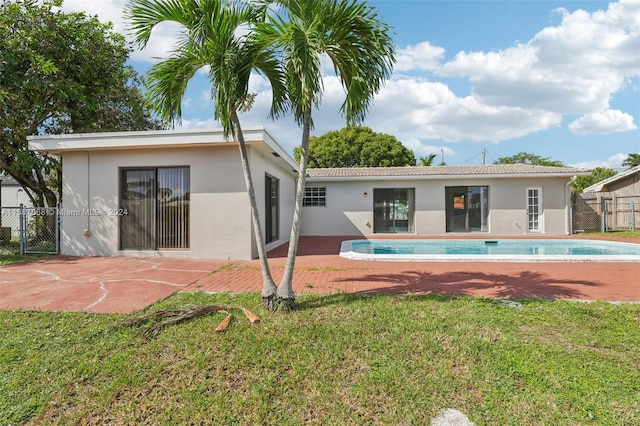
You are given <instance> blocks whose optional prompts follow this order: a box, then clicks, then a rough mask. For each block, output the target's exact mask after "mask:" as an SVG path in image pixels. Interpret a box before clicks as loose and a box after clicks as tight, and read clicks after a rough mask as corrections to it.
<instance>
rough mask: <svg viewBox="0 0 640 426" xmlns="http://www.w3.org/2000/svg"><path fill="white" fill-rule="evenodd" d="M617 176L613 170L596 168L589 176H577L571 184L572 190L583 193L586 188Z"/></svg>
mask: <svg viewBox="0 0 640 426" xmlns="http://www.w3.org/2000/svg"><path fill="white" fill-rule="evenodd" d="M616 174H617V172H616V171H615V170H613V169H608V168H605V167H596V168H595V169H593V170H592V171H591V174H590V175H589V176H576V178H575V179H574V180H573V182H571V190H572V191H573V192H578V193H581V192H582V191H583V190H584V189H585V188H587V187H589V186H591V185H594V184H596V183H598V182H601V181H603V180H605V179H608V178H610V177H612V176H615V175H616Z"/></svg>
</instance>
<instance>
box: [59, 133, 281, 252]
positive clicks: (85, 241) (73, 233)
mask: <svg viewBox="0 0 640 426" xmlns="http://www.w3.org/2000/svg"><path fill="white" fill-rule="evenodd" d="M249 158H250V164H251V167H252V173H253V178H254V184H255V187H256V196H257V198H258V208H259V209H260V216H261V220H262V221H263V227H264V175H265V173H266V172H268V173H270V174H271V175H274V176H276V177H278V178H280V179H281V182H282V184H281V187H282V188H283V189H285V190H287V191H289V192H290V188H291V187H293V183H292V181H293V178H292V177H291V176H290V174H287V171H285V170H283V169H282V168H280V167H278V166H276V165H274V164H273V163H272V162H269V161H268V159H265V158H264V157H260V154H258V153H257V151H256V152H255V155H254V152H253V151H252V150H251V149H249ZM163 166H164V167H167V166H189V170H190V206H189V210H190V213H189V214H190V235H189V237H190V243H189V249H162V250H159V251H149V250H119V247H120V241H119V217H118V214H117V209H118V207H119V204H118V203H119V196H120V195H119V188H120V170H121V169H122V168H135V167H163ZM282 192H283V193H284V192H285V191H282ZM283 198H284V197H283ZM284 202H289V199H288V198H287V199H286V201H285V200H281V205H282V206H281V211H283V212H285V211H289V210H292V208H286V207H288V206H285V205H284V204H282V203H284ZM87 212H99V213H100V214H98V215H95V214H94V215H92V214H89V213H87ZM61 215H62V226H61V233H62V235H61V237H62V238H61V253H62V254H70V255H100V256H107V255H123V256H127V255H149V256H156V255H161V256H185V257H194V258H232V259H250V258H252V257H255V256H257V250H256V247H255V243H254V238H253V227H252V222H251V211H250V205H249V200H248V195H247V191H246V187H245V181H244V175H243V173H242V169H241V167H240V157H239V153H238V148H237V146H235V145H224V146H215V147H184V148H178V149H176V148H162V149H154V150H149V149H130V150H104V151H85V152H81V151H73V152H65V153H64V155H63V195H62V211H61ZM287 218H288V217H287V216H286V215H285V214H282V215H281V217H280V220H281V221H282V222H285V221H286V220H287ZM281 229H283V230H284V229H285V227H283V226H281ZM87 231H88V232H87ZM281 235H282V236H281V237H280V238H279V239H278V241H275V242H274V243H272V244H271V246H275V245H278V244H280V243H282V242H283V241H286V238H287V237H288V234H286V233H284V232H282V233H281Z"/></svg>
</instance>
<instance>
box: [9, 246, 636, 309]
mask: <svg viewBox="0 0 640 426" xmlns="http://www.w3.org/2000/svg"><path fill="white" fill-rule="evenodd" d="M343 239H344V237H304V238H302V239H301V241H300V247H299V251H298V254H299V255H298V258H297V261H296V272H295V275H294V291H295V292H296V293H297V294H303V293H319V294H332V293H340V292H345V293H358V294H406V293H414V294H451V295H466V296H486V297H496V298H509V297H510V298H514V299H530V298H544V299H574V300H609V301H635V302H640V262H621V263H595V262H576V263H498V262H488V263H475V262H474V263H458V262H456V263H441V262H371V261H357V260H349V259H343V258H341V257H339V256H338V253H339V250H340V243H341V241H342V240H343ZM269 257H270V260H269V263H270V265H271V269H272V273H273V275H274V278H275V279H276V281H277V280H279V279H280V277H281V276H282V273H283V271H284V265H285V261H286V246H282V247H279V248H278V249H275V250H272V251H271V252H270V253H269ZM261 282H262V276H261V272H260V266H259V262H258V261H257V260H252V261H229V260H190V259H175V258H162V257H156V258H136V257H67V256H59V257H54V258H49V259H43V260H35V261H31V262H24V263H19V264H13V265H8V266H3V267H0V309H5V310H6V309H26V310H51V311H86V312H104V313H110V312H132V311H136V310H140V309H143V308H145V307H147V306H149V305H150V304H153V303H154V302H156V301H158V300H160V299H162V298H165V297H167V296H169V295H171V294H173V293H174V292H176V291H206V292H226V291H229V292H259V291H260V288H261Z"/></svg>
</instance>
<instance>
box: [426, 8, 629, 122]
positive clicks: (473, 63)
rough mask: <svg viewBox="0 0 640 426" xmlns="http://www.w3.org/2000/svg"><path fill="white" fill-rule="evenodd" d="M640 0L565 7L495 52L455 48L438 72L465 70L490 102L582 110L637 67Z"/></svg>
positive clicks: (595, 106) (597, 103) (599, 104)
mask: <svg viewBox="0 0 640 426" xmlns="http://www.w3.org/2000/svg"><path fill="white" fill-rule="evenodd" d="M639 5H640V3H639V2H637V1H635V2H629V1H623V2H620V3H612V4H610V6H609V9H608V10H606V11H597V12H594V13H587V12H585V11H583V10H578V11H575V12H573V13H568V12H567V11H566V10H560V12H561V13H562V14H563V16H562V22H561V24H560V25H558V26H553V27H547V28H544V29H542V30H541V31H540V32H538V34H536V35H535V37H534V38H533V39H531V40H530V41H529V42H527V43H521V44H517V45H515V46H513V47H511V48H508V49H504V50H500V51H497V52H488V53H485V52H471V53H467V52H460V53H458V54H457V55H456V56H455V58H454V59H453V60H452V61H450V62H448V63H445V64H444V65H442V67H441V68H440V69H439V70H438V72H439V73H440V74H441V75H443V76H456V77H467V78H469V80H470V81H471V82H472V84H473V95H474V96H475V97H477V98H478V99H479V100H480V101H481V102H484V103H486V104H488V105H494V106H498V105H499V106H517V107H521V108H527V109H541V110H545V111H549V112H555V113H558V114H587V113H592V112H597V111H603V110H606V109H608V108H609V101H610V99H611V96H612V95H613V93H615V92H616V91H618V90H620V89H621V88H622V87H623V84H624V82H625V80H626V79H628V78H632V77H636V76H639V75H640V49H638V46H639V45H640V24H639V22H640V7H639Z"/></svg>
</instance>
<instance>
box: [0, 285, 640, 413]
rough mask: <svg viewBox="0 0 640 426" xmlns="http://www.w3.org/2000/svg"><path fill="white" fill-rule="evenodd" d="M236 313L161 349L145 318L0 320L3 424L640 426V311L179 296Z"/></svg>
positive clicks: (208, 320)
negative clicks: (268, 302) (143, 330)
mask: <svg viewBox="0 0 640 426" xmlns="http://www.w3.org/2000/svg"><path fill="white" fill-rule="evenodd" d="M210 303H216V304H235V305H242V306H244V307H247V308H249V309H251V310H252V311H253V312H254V313H256V314H258V316H260V317H261V321H260V322H258V323H255V324H249V322H248V321H247V319H246V318H245V317H244V316H241V315H240V316H238V315H234V319H233V321H232V322H231V324H230V326H229V328H228V329H227V330H226V331H225V332H224V333H216V332H215V331H214V329H215V327H216V326H217V324H218V323H220V321H222V319H223V318H224V317H225V315H224V314H221V313H218V314H212V315H209V316H204V317H199V318H196V319H194V320H191V321H189V322H186V323H182V324H178V325H176V326H172V327H169V328H166V329H165V330H164V331H162V332H161V333H160V334H159V335H158V337H156V338H155V339H147V338H145V337H144V336H142V335H141V334H140V333H139V332H138V331H137V330H136V329H133V328H128V327H125V326H123V325H122V320H124V319H127V318H131V317H132V316H131V315H129V316H123V315H97V314H80V313H47V312H0V336H2V337H1V338H0V424H13V425H16V424H22V423H30V424H65V425H67V424H154V425H159V424H229V425H236V424H292V425H302V424H318V425H319V424H323V425H324V424H336V425H342V424H390V425H402V424H429V421H430V419H431V418H432V417H433V416H435V415H436V414H437V412H438V411H440V410H441V409H443V408H447V407H450V408H456V409H459V410H461V411H462V412H464V413H465V414H467V415H468V416H469V418H470V419H471V420H472V421H473V422H475V424H477V425H482V424H489V425H507V424H513V425H524V424H527V425H530V424H539V425H543V424H544V425H563V424H568V425H578V424H580V425H582V424H602V425H632V424H640V370H639V368H638V366H639V365H640V344H639V342H640V305H638V304H622V305H613V304H607V303H590V304H586V303H578V302H561V301H556V302H552V301H526V302H522V306H521V307H512V306H507V305H505V304H502V303H500V302H498V301H494V300H489V299H480V298H454V297H436V296H429V297H426V296H395V297H392V296H368V297H366V296H347V295H332V296H305V297H300V298H299V305H298V306H299V309H298V310H296V311H293V312H291V313H289V314H283V313H276V314H268V313H266V312H264V311H263V310H262V308H261V307H260V305H261V300H260V296H259V295H257V294H243V295H239V296H235V297H234V296H231V295H224V294H220V295H213V296H212V295H205V294H179V295H177V296H174V297H172V298H170V299H167V300H165V301H163V302H161V303H159V304H157V305H156V306H154V310H155V309H166V308H171V307H176V306H184V305H186V304H194V305H203V304H210Z"/></svg>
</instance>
